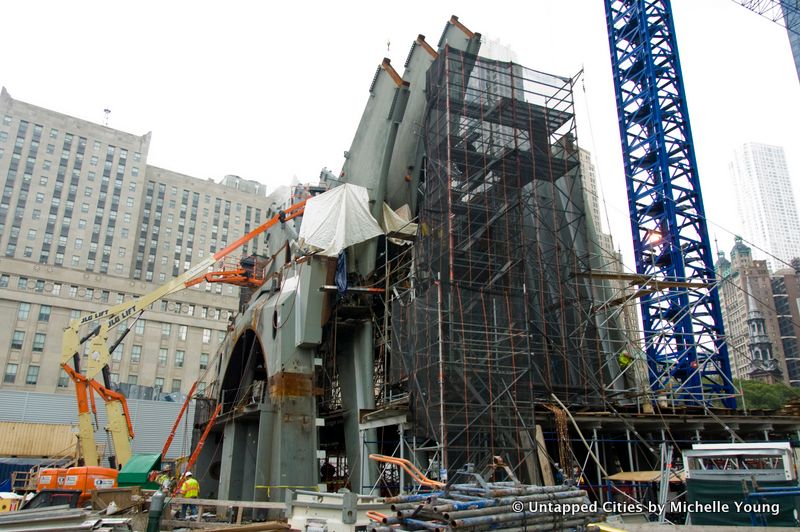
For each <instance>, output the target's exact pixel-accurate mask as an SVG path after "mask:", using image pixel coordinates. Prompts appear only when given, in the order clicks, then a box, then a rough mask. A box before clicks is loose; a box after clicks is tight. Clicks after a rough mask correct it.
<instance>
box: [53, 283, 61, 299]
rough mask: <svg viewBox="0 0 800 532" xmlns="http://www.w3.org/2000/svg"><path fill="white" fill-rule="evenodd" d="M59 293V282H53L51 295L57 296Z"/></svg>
mask: <svg viewBox="0 0 800 532" xmlns="http://www.w3.org/2000/svg"><path fill="white" fill-rule="evenodd" d="M59 294H61V283H53V295H54V296H57V295H59Z"/></svg>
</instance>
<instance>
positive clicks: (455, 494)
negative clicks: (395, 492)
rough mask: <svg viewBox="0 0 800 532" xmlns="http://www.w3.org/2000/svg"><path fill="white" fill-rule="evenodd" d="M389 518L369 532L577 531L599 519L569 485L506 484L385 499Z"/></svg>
mask: <svg viewBox="0 0 800 532" xmlns="http://www.w3.org/2000/svg"><path fill="white" fill-rule="evenodd" d="M384 502H386V503H389V504H391V509H392V512H393V514H391V515H385V516H382V517H381V522H374V523H372V524H371V525H370V527H369V531H370V532H403V531H406V530H423V531H431V532H448V531H453V532H456V531H458V532H462V531H463V532H466V531H470V532H472V531H476V532H477V531H481V530H520V531H523V530H524V531H539V530H582V529H583V528H585V527H586V526H587V525H588V524H590V523H594V522H597V521H602V520H603V519H604V515H603V514H602V512H599V511H598V510H597V506H596V505H593V504H590V502H589V499H588V497H587V496H586V492H585V491H584V490H580V489H577V488H576V487H574V486H527V485H519V484H515V483H511V482H497V483H488V484H484V485H483V486H479V485H477V484H454V485H451V486H448V487H447V489H446V490H444V491H436V492H430V493H426V494H416V495H401V496H398V497H390V498H387V499H385V500H384Z"/></svg>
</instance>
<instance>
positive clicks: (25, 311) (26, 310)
mask: <svg viewBox="0 0 800 532" xmlns="http://www.w3.org/2000/svg"><path fill="white" fill-rule="evenodd" d="M30 313H31V304H30V303H20V304H19V310H17V319H18V320H27V319H28V315H29V314H30Z"/></svg>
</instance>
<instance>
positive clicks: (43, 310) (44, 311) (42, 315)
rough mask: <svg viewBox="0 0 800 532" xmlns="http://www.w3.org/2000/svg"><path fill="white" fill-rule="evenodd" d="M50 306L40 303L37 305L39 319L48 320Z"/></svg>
mask: <svg viewBox="0 0 800 532" xmlns="http://www.w3.org/2000/svg"><path fill="white" fill-rule="evenodd" d="M51 311H52V307H51V306H50V305H42V306H41V307H39V321H50V312H51Z"/></svg>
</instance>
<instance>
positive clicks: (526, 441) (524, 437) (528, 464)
mask: <svg viewBox="0 0 800 532" xmlns="http://www.w3.org/2000/svg"><path fill="white" fill-rule="evenodd" d="M519 440H520V443H521V444H522V450H523V451H525V469H527V471H528V478H529V479H530V481H531V484H541V482H542V478H541V473H540V472H539V468H538V467H537V466H538V460H537V459H536V458H534V456H533V445H531V437H530V432H529V431H528V430H520V431H519Z"/></svg>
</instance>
